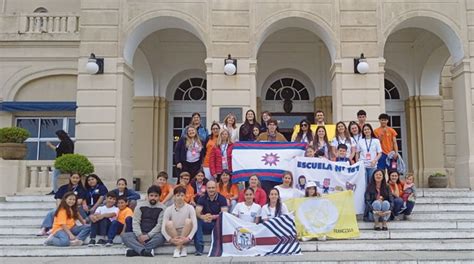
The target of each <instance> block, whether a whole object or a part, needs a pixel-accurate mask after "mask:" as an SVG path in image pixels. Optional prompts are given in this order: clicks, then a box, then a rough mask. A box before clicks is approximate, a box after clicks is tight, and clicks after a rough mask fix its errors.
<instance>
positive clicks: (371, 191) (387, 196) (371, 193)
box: [364, 183, 393, 217]
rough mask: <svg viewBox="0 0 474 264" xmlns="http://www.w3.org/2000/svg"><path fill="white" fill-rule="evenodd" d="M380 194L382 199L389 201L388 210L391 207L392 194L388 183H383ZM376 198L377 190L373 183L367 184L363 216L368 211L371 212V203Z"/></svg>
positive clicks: (367, 213) (365, 215) (366, 214)
mask: <svg viewBox="0 0 474 264" xmlns="http://www.w3.org/2000/svg"><path fill="white" fill-rule="evenodd" d="M380 196H382V197H383V200H384V201H388V202H389V203H390V210H392V209H393V195H392V192H391V191H390V187H389V186H388V184H385V183H383V185H382V187H381V190H380ZM375 200H377V190H376V189H375V185H373V184H369V186H368V187H367V190H366V191H365V211H364V217H367V216H368V215H369V212H372V211H373V210H374V209H373V208H372V203H373V202H374V201H375Z"/></svg>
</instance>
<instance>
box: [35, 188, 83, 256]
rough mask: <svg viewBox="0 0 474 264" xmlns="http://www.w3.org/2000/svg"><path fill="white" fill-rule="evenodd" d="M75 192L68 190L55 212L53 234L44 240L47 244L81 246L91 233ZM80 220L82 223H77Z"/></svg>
mask: <svg viewBox="0 0 474 264" xmlns="http://www.w3.org/2000/svg"><path fill="white" fill-rule="evenodd" d="M76 200H77V198H76V195H75V194H74V192H67V193H66V194H65V195H64V196H63V198H62V199H61V202H60V203H59V206H58V209H56V212H55V213H54V222H53V228H52V229H51V235H49V237H48V238H47V239H46V241H45V242H44V244H45V245H47V246H58V247H67V246H80V245H82V244H83V243H84V240H85V239H86V238H87V236H88V235H89V232H90V231H91V230H90V226H89V225H87V224H86V221H84V219H83V218H82V217H81V216H80V214H79V211H78V209H77V201H76ZM76 221H80V222H81V223H82V225H76Z"/></svg>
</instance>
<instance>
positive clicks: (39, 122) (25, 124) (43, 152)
mask: <svg viewBox="0 0 474 264" xmlns="http://www.w3.org/2000/svg"><path fill="white" fill-rule="evenodd" d="M75 123H76V118H74V117H19V118H17V119H16V126H17V127H22V128H25V129H26V130H28V131H29V132H30V136H31V137H30V138H28V139H27V140H26V142H25V143H26V145H27V147H28V154H27V156H26V159H27V160H54V159H55V158H56V152H55V151H53V150H52V149H50V148H49V147H48V145H46V142H48V141H49V142H51V143H52V144H53V145H57V144H58V143H59V140H58V138H57V136H56V131H57V130H60V129H62V130H64V131H66V132H67V133H68V134H69V136H70V137H71V139H73V140H74V138H75V137H76V128H75Z"/></svg>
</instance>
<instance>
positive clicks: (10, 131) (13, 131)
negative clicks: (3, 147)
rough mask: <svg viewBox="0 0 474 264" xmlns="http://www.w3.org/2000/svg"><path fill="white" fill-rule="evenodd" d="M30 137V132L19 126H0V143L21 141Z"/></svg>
mask: <svg viewBox="0 0 474 264" xmlns="http://www.w3.org/2000/svg"><path fill="white" fill-rule="evenodd" d="M29 137H30V132H28V130H26V129H24V128H21V127H4V128H0V143H23V142H25V140H26V139H27V138H29Z"/></svg>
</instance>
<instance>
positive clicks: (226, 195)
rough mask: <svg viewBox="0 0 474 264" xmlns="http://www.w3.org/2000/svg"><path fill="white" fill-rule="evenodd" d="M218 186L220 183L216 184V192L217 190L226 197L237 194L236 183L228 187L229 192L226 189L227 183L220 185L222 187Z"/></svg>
mask: <svg viewBox="0 0 474 264" xmlns="http://www.w3.org/2000/svg"><path fill="white" fill-rule="evenodd" d="M219 186H220V185H219V184H217V192H219V193H220V194H221V195H222V196H224V197H225V198H226V199H230V198H232V197H235V196H237V197H238V196H239V188H238V187H237V185H235V184H232V186H231V187H230V192H228V191H227V185H224V186H222V189H221V188H220V187H219Z"/></svg>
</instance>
